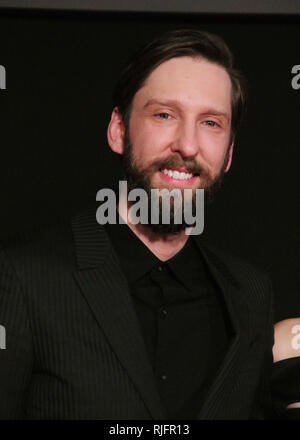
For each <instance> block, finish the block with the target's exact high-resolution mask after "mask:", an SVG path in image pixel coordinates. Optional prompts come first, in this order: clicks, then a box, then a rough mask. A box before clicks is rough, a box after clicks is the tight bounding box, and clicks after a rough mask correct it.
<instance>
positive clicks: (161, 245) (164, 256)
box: [118, 202, 189, 261]
mask: <svg viewBox="0 0 300 440" xmlns="http://www.w3.org/2000/svg"><path fill="white" fill-rule="evenodd" d="M118 211H119V215H120V216H121V217H122V219H123V220H124V221H125V223H126V224H127V225H128V227H129V228H130V229H131V230H132V232H133V233H134V234H135V235H136V236H137V237H138V238H139V239H140V240H141V241H142V242H143V243H144V244H145V246H147V248H148V249H149V250H150V251H151V252H152V253H153V254H154V255H155V256H156V257H157V258H159V259H160V260H161V261H167V260H169V259H170V258H172V257H173V256H174V255H176V254H177V253H178V252H179V251H180V250H181V249H182V248H183V246H184V245H185V243H186V242H187V240H188V238H189V235H188V234H187V233H186V231H181V232H179V233H178V234H164V235H162V234H158V233H155V232H153V231H151V229H150V228H149V227H148V226H145V225H142V224H140V223H139V224H133V223H131V221H130V218H129V215H128V213H129V209H128V205H127V202H126V203H122V202H120V203H119V206H118Z"/></svg>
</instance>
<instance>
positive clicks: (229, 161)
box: [224, 142, 234, 173]
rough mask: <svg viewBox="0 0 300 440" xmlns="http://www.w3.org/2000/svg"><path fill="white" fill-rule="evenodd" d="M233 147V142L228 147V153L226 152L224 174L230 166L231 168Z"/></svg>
mask: <svg viewBox="0 0 300 440" xmlns="http://www.w3.org/2000/svg"><path fill="white" fill-rule="evenodd" d="M233 146H234V142H232V144H231V145H230V147H229V149H228V152H227V164H226V168H225V171H224V173H227V172H228V171H229V168H230V166H231V162H232V153H233Z"/></svg>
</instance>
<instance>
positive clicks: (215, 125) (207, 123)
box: [204, 121, 220, 128]
mask: <svg viewBox="0 0 300 440" xmlns="http://www.w3.org/2000/svg"><path fill="white" fill-rule="evenodd" d="M204 124H206V125H208V126H209V127H213V128H214V127H220V125H219V124H218V123H217V122H216V121H204Z"/></svg>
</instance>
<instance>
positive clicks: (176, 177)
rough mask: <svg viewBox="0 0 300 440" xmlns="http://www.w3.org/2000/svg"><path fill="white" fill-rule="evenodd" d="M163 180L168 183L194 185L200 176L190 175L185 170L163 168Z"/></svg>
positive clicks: (160, 172) (161, 174) (161, 173)
mask: <svg viewBox="0 0 300 440" xmlns="http://www.w3.org/2000/svg"><path fill="white" fill-rule="evenodd" d="M159 174H160V176H161V178H162V179H163V180H165V181H167V182H169V183H170V182H173V183H177V184H178V183H179V184H180V183H193V182H194V181H195V180H196V179H197V177H198V174H193V173H188V172H187V170H183V169H168V168H163V169H161V170H160V171H159Z"/></svg>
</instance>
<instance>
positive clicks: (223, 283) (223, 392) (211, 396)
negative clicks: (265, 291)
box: [196, 240, 249, 420]
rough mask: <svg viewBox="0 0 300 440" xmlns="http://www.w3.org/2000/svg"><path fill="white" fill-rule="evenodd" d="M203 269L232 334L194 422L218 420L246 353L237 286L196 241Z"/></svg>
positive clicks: (244, 323)
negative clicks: (219, 299) (220, 299)
mask: <svg viewBox="0 0 300 440" xmlns="http://www.w3.org/2000/svg"><path fill="white" fill-rule="evenodd" d="M196 242H197V244H198V246H199V248H200V250H201V253H202V255H203V257H204V260H205V262H206V264H207V267H208V269H209V271H210V273H211V275H212V276H213V278H214V280H215V281H216V283H217V285H218V287H219V288H220V291H221V294H222V297H223V300H224V304H225V313H227V314H228V318H229V322H230V324H231V327H232V330H233V336H232V338H231V340H230V344H229V347H228V350H227V353H226V355H225V357H224V359H223V361H222V363H221V365H220V368H219V370H218V372H217V375H216V377H215V379H214V381H213V383H212V385H211V387H210V389H209V392H208V394H207V398H206V399H205V401H204V404H203V406H202V408H201V410H200V412H199V415H198V419H212V420H213V419H222V408H224V405H225V406H226V405H227V404H228V403H227V402H226V399H227V398H228V395H229V393H230V392H231V390H232V387H233V385H234V380H235V377H236V375H237V373H238V371H239V368H240V367H241V366H242V358H243V355H244V354H245V350H246V349H247V348H246V347H247V343H246V342H247V336H248V331H249V326H248V322H249V310H248V308H247V306H246V305H245V301H243V300H242V298H241V297H242V294H241V291H240V286H239V284H238V282H237V281H236V280H235V278H234V277H233V276H232V275H231V273H230V272H229V270H228V268H227V267H226V266H225V265H224V263H223V262H222V260H220V259H218V257H217V255H216V254H215V253H214V252H212V251H211V250H209V248H207V247H206V246H203V245H202V244H199V242H198V240H196Z"/></svg>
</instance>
